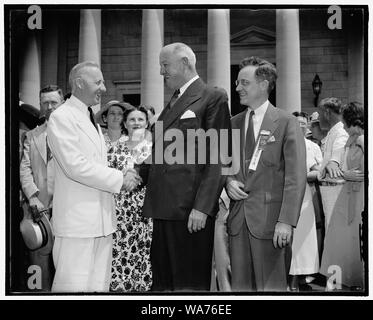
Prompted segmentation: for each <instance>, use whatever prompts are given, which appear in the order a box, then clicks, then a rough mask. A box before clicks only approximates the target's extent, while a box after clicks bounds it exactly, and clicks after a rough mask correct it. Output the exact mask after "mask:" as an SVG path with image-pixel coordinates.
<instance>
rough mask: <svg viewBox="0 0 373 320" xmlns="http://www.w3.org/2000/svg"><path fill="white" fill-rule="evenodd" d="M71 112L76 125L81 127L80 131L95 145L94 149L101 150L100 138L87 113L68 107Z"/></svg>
mask: <svg viewBox="0 0 373 320" xmlns="http://www.w3.org/2000/svg"><path fill="white" fill-rule="evenodd" d="M70 110H71V113H72V114H73V115H74V117H75V119H76V120H77V123H78V126H80V127H81V128H82V131H83V132H84V133H85V134H86V135H87V137H88V138H89V139H90V140H91V141H92V143H93V144H94V145H95V147H96V149H97V150H98V151H100V152H101V139H100V136H99V133H98V132H97V130H96V129H95V128H94V127H93V125H92V122H91V120H90V119H89V117H88V116H87V115H85V114H84V113H83V112H82V111H80V110H79V109H77V108H76V107H72V108H70Z"/></svg>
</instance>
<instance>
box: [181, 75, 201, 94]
mask: <svg viewBox="0 0 373 320" xmlns="http://www.w3.org/2000/svg"><path fill="white" fill-rule="evenodd" d="M198 78H199V75H198V74H197V75H196V76H194V77H193V78H192V79H190V80H189V81H188V82H187V83H185V84H184V85H183V86H182V87H181V88H180V93H179V97H181V96H182V94H183V93H184V92H185V91H186V89H188V87H189V86H190V85H191V84H192V83H193V82H194V81H196V80H197V79H198Z"/></svg>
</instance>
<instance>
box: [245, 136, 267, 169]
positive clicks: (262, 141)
mask: <svg viewBox="0 0 373 320" xmlns="http://www.w3.org/2000/svg"><path fill="white" fill-rule="evenodd" d="M270 134H271V133H270V132H269V131H268V130H261V131H260V134H259V139H258V142H257V143H256V145H255V150H254V153H253V156H252V158H251V161H250V165H249V170H252V171H255V170H256V167H257V166H258V163H259V160H260V156H261V155H262V152H263V150H264V146H265V145H266V144H267V141H268V139H269V135H270Z"/></svg>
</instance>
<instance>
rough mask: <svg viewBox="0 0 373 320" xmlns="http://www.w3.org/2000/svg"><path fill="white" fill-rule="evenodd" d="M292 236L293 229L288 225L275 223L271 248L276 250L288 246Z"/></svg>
mask: <svg viewBox="0 0 373 320" xmlns="http://www.w3.org/2000/svg"><path fill="white" fill-rule="evenodd" d="M292 235H293V227H292V226H291V225H290V224H286V223H283V222H277V223H276V226H275V234H274V235H273V246H274V247H275V248H276V249H277V246H278V247H279V248H284V247H286V246H287V245H288V244H290V241H291V237H292Z"/></svg>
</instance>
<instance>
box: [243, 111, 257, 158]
mask: <svg viewBox="0 0 373 320" xmlns="http://www.w3.org/2000/svg"><path fill="white" fill-rule="evenodd" d="M254 114H255V112H254V111H253V110H251V112H250V116H249V125H248V126H247V131H246V142H245V153H246V157H245V158H246V160H249V159H251V156H252V155H253V152H254V148H255V136H254V124H253V115H254Z"/></svg>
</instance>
